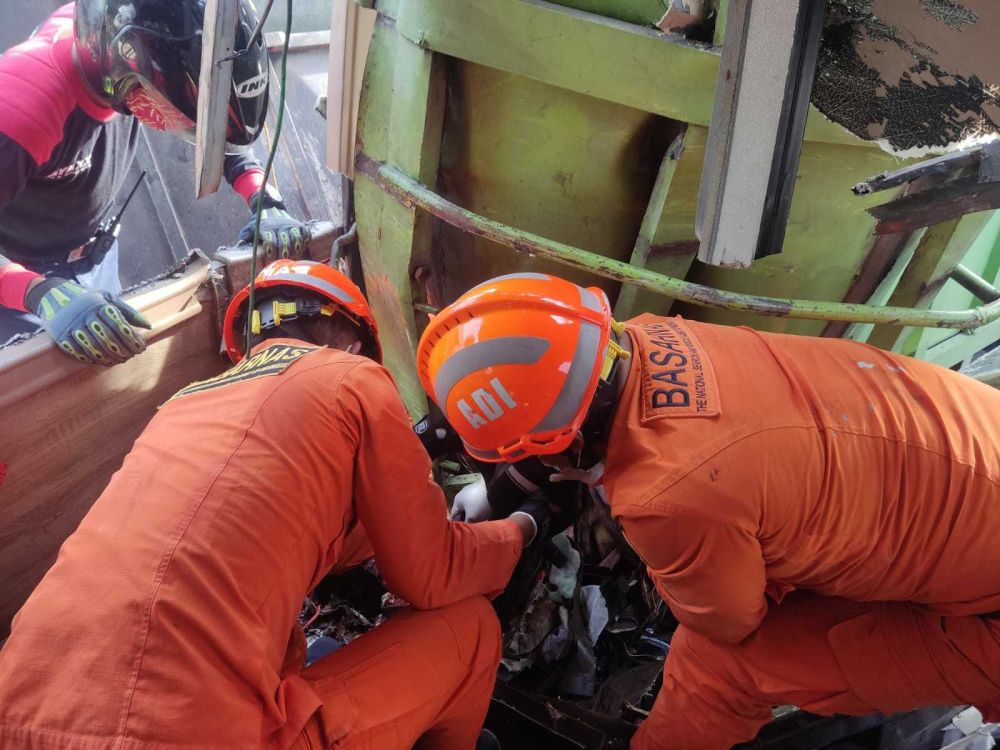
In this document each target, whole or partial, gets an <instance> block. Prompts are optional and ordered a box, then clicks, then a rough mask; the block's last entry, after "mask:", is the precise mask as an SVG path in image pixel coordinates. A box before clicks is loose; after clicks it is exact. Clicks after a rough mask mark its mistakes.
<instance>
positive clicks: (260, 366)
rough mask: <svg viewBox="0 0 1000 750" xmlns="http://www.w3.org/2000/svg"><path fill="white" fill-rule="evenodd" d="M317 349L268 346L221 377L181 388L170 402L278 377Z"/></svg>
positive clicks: (286, 345)
mask: <svg viewBox="0 0 1000 750" xmlns="http://www.w3.org/2000/svg"><path fill="white" fill-rule="evenodd" d="M319 349H322V347H319V346H291V345H289V344H277V345H275V346H269V347H267V348H266V349H262V350H261V351H259V352H257V353H256V354H254V355H253V356H251V357H248V358H246V359H244V360H243V361H242V362H240V363H239V364H238V365H236V366H235V367H231V368H229V369H228V370H226V371H225V372H224V373H222V374H221V375H216V376H215V377H214V378H209V379H208V380H199V381H198V382H197V383H192V384H191V385H189V386H187V387H186V388H181V389H180V390H179V391H177V393H175V394H174V395H173V396H172V397H171V398H170V401H173V400H174V399H177V398H182V397H183V396H191V395H193V394H195V393H202V392H204V391H210V390H212V389H214V388H222V387H223V386H227V385H232V384H233V383H243V382H246V381H247V380H253V379H255V378H266V377H269V376H271V375H280V374H281V373H283V372H284V371H285V370H287V369H288V368H289V367H290V366H291V365H292V364H293V363H295V362H296V361H298V360H299V359H301V358H302V357H304V356H305V355H306V354H309V352H314V351H317V350H319ZM170 401H167V403H168V404H169V403H170Z"/></svg>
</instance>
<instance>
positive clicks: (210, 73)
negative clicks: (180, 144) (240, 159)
mask: <svg viewBox="0 0 1000 750" xmlns="http://www.w3.org/2000/svg"><path fill="white" fill-rule="evenodd" d="M238 12H239V3H237V2H235V0H206V1H205V30H204V33H203V34H202V47H201V76H200V78H199V81H198V122H197V123H196V125H197V136H196V138H197V140H196V143H195V154H194V178H195V190H196V191H197V194H198V197H199V198H204V197H205V196H206V195H209V194H211V193H214V192H215V191H216V190H218V189H219V184H220V183H221V182H222V168H223V162H224V161H225V158H226V125H227V120H228V117H229V91H230V89H232V85H233V63H232V60H230V61H228V62H219V63H218V64H216V62H217V61H221V60H223V59H225V58H227V57H229V56H230V55H232V54H233V49H234V48H235V46H236V20H237V14H238Z"/></svg>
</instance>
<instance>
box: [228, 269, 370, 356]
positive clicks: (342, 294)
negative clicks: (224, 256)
mask: <svg viewBox="0 0 1000 750" xmlns="http://www.w3.org/2000/svg"><path fill="white" fill-rule="evenodd" d="M281 289H287V291H288V292H289V293H294V291H295V290H297V289H303V290H305V291H307V292H309V293H311V294H312V295H316V296H319V297H321V298H322V299H325V300H327V301H328V302H330V304H329V305H319V306H316V305H315V302H313V305H312V306H309V305H308V303H307V302H303V301H302V300H295V301H291V302H289V301H287V300H283V299H281V297H282V295H280V294H274V292H275V291H280V290H281ZM265 291H266V293H265V294H260V293H261V292H265ZM254 294H255V298H254V303H255V307H256V308H257V309H256V310H255V322H256V324H257V330H256V331H255V333H256V332H259V330H260V329H261V319H262V318H266V321H265V322H264V324H263V327H264V328H269V327H274V326H278V325H281V321H282V320H295V319H296V318H300V317H304V316H306V315H336V314H338V313H339V314H341V315H346V316H347V317H348V318H350V319H351V321H352V322H354V323H355V325H357V326H358V327H359V328H361V329H362V330H363V331H366V332H367V334H368V336H367V338H370V341H365V342H364V344H365V347H364V348H363V349H362V354H365V355H366V356H369V357H371V358H372V359H374V360H375V361H376V362H380V363H381V361H382V346H381V344H380V343H379V340H378V324H377V323H376V322H375V317H374V316H373V315H372V311H371V308H370V307H368V301H367V300H366V299H365V297H364V295H363V294H362V293H361V290H360V289H358V287H357V285H356V284H355V283H354V282H353V281H351V280H350V279H349V278H347V277H346V276H345V275H344V274H342V273H341V272H340V271H338V270H337V269H335V268H331V267H330V266H328V265H326V264H325V263H316V262H315V261H311V260H291V259H288V258H285V259H282V260H276V261H274V262H273V263H271V264H269V265H267V266H265V267H264V268H263V269H261V271H260V273H258V274H257V280H256V281H255V282H254ZM249 297H250V287H249V286H246V287H244V288H243V289H241V290H240V291H239V292H237V293H236V294H235V295H234V296H233V299H232V301H231V302H230V303H229V307H228V308H226V317H225V320H224V321H223V323H222V337H223V341H224V343H225V345H226V351H227V352H228V353H229V358H230V359H231V360H232V361H233V362H239V361H240V360H241V359H243V354H244V352H243V342H244V331H245V330H246V312H247V311H246V309H245V308H246V305H247V301H248V299H249ZM262 305H267V306H268V307H267V308H266V309H265V310H263V311H262V310H261V307H262ZM262 312H263V313H264V315H262V314H261V313H262Z"/></svg>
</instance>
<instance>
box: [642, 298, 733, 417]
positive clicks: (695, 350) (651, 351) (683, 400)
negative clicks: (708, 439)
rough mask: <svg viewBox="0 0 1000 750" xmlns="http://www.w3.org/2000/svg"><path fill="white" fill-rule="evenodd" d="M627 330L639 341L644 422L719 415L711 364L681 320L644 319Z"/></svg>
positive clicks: (716, 391) (720, 409)
mask: <svg viewBox="0 0 1000 750" xmlns="http://www.w3.org/2000/svg"><path fill="white" fill-rule="evenodd" d="M629 329H630V330H631V331H632V332H633V333H634V334H635V335H636V337H637V338H638V339H639V346H638V347H637V348H638V350H639V352H638V353H639V358H640V362H639V365H640V367H641V369H640V371H639V376H640V377H641V378H642V382H641V383H640V386H639V387H640V389H641V398H642V421H643V422H648V421H650V420H652V419H660V418H662V417H715V416H718V415H719V414H721V413H722V407H721V405H720V403H719V388H718V384H717V383H716V380H715V371H714V370H713V369H712V363H711V361H710V360H709V359H708V357H707V356H705V353H704V350H703V349H702V348H701V344H700V343H699V342H698V339H697V338H695V335H694V333H693V332H692V331H691V329H690V328H688V326H686V325H685V324H684V321H683V320H680V319H679V318H646V319H645V320H642V319H640V320H637V321H634V322H633V323H631V324H630V325H629Z"/></svg>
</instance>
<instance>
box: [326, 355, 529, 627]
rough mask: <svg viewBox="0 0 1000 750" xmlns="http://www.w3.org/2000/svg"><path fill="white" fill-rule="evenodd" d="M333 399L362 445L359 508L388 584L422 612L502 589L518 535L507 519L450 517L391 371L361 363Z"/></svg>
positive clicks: (514, 560)
mask: <svg viewBox="0 0 1000 750" xmlns="http://www.w3.org/2000/svg"><path fill="white" fill-rule="evenodd" d="M335 397H336V399H337V404H338V408H339V412H340V415H341V420H342V427H343V429H344V430H345V431H346V432H347V433H348V434H349V435H351V436H352V437H353V438H354V440H355V441H356V446H357V448H356V454H355V455H356V458H355V466H354V506H355V510H356V512H357V514H358V518H359V520H360V521H361V524H362V526H363V527H364V530H365V531H366V532H367V534H368V538H369V539H370V540H371V544H372V547H373V549H374V551H375V559H376V560H377V561H378V566H379V571H380V572H381V573H382V575H383V576H384V577H385V580H386V583H387V584H388V585H389V587H390V588H391V589H392V590H393V591H394V592H395V593H397V594H399V595H400V596H402V597H403V598H404V599H406V600H407V601H409V602H410V603H411V604H413V605H414V606H415V607H417V608H419V609H433V608H437V607H443V606H447V605H449V604H452V603H454V602H457V601H459V600H461V599H464V598H466V597H468V596H472V595H473V594H487V595H489V594H495V593H497V592H499V591H501V590H502V589H503V588H504V587H505V586H506V585H507V582H508V580H509V579H510V575H511V573H512V572H513V570H514V565H515V564H516V563H517V560H518V558H519V557H520V554H521V545H522V539H521V533H520V531H518V528H517V526H516V525H515V524H514V523H513V522H512V521H508V520H502V521H490V522H486V523H478V524H464V523H453V522H451V521H449V520H448V515H447V506H446V504H445V499H444V494H443V493H442V492H441V488H440V487H438V486H437V485H436V484H435V483H434V481H433V479H432V478H431V464H430V459H429V458H428V456H427V452H426V451H425V450H424V448H423V446H422V445H421V444H420V440H419V438H417V436H416V435H415V434H414V433H413V429H412V427H411V425H410V420H409V417H408V415H407V413H406V409H405V408H404V407H403V402H402V400H401V399H400V397H399V394H398V392H397V391H396V387H395V385H394V383H393V382H392V378H391V377H390V376H389V373H388V372H387V371H386V370H385V369H383V368H382V367H380V366H379V365H377V364H375V363H374V362H365V363H362V364H359V365H358V366H356V367H354V368H352V369H351V371H350V372H349V373H348V374H346V375H345V376H344V378H343V380H341V381H340V384H339V387H338V389H337V393H336V396H335Z"/></svg>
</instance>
